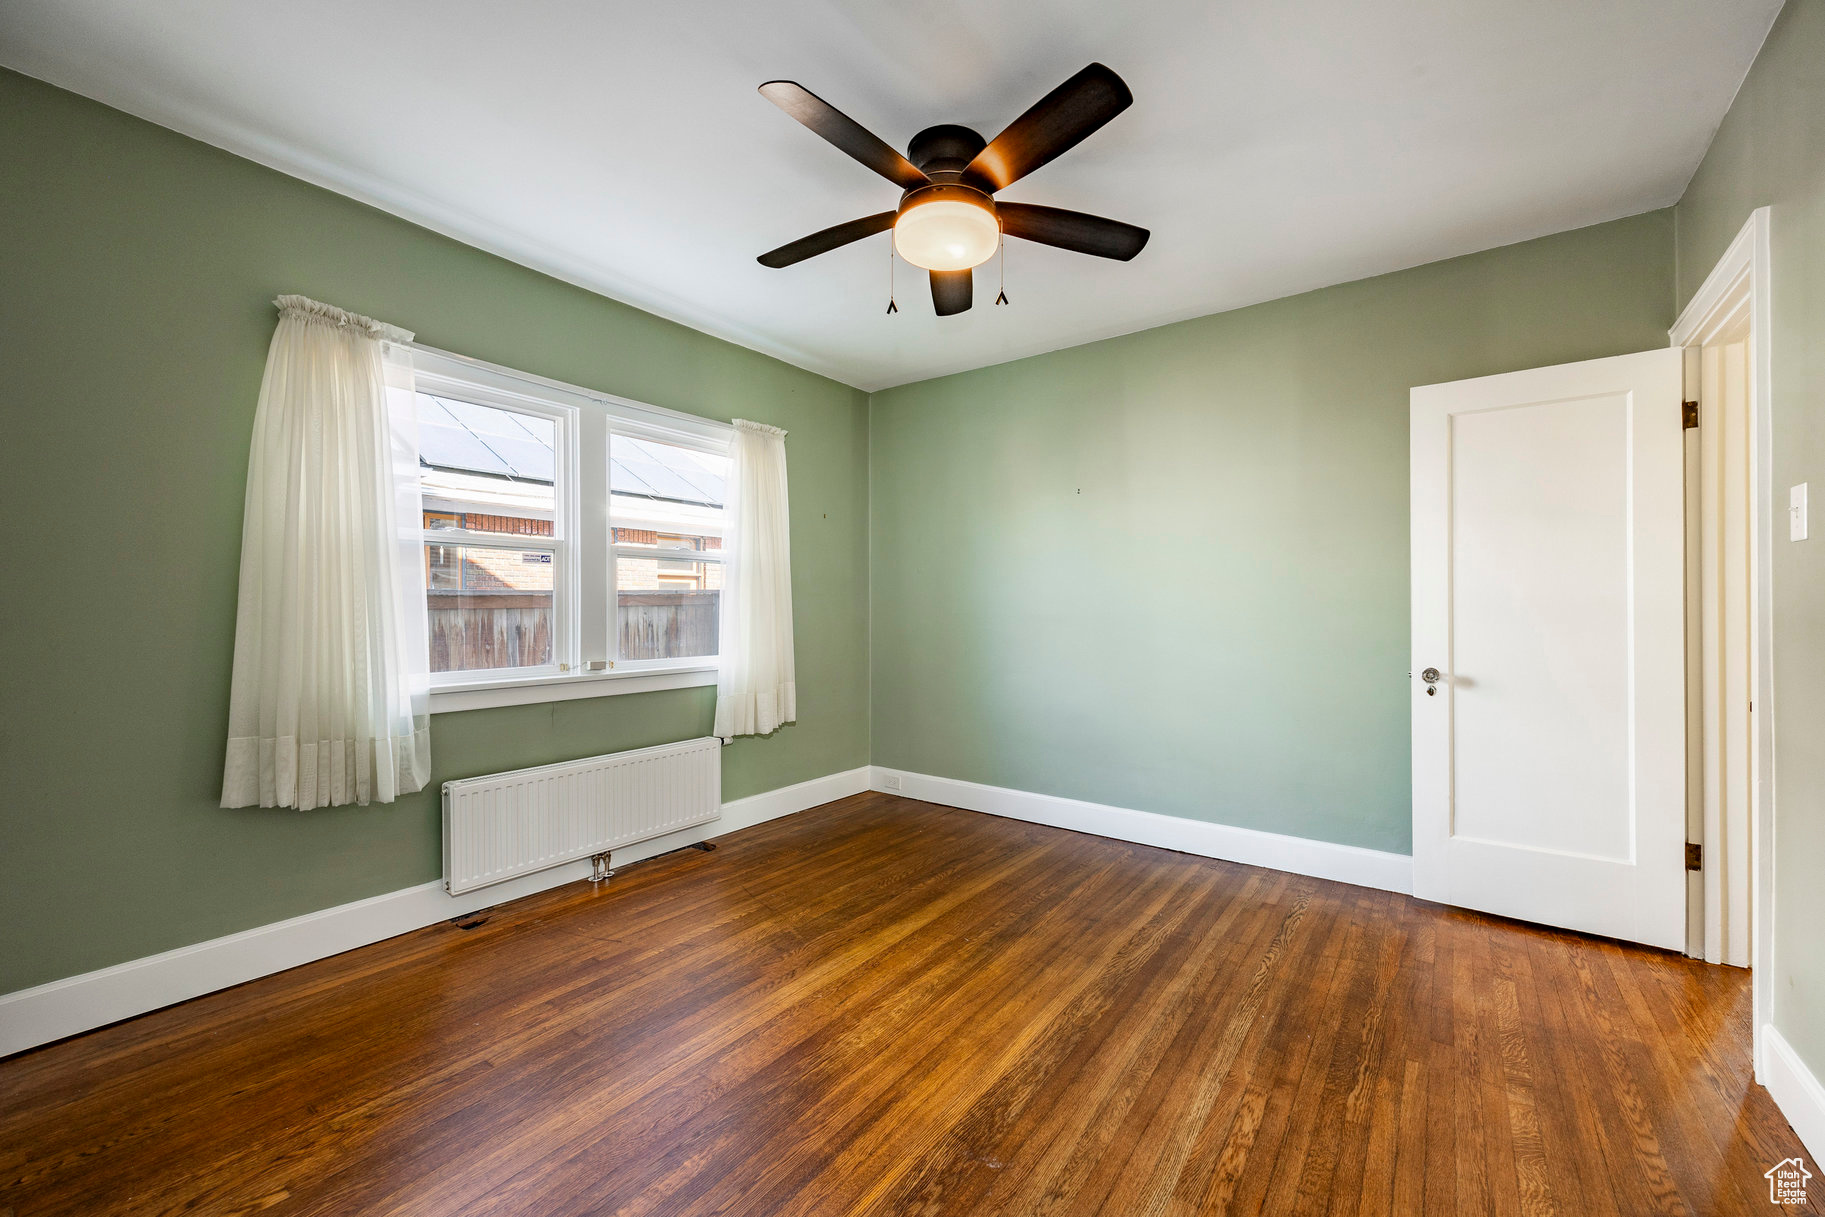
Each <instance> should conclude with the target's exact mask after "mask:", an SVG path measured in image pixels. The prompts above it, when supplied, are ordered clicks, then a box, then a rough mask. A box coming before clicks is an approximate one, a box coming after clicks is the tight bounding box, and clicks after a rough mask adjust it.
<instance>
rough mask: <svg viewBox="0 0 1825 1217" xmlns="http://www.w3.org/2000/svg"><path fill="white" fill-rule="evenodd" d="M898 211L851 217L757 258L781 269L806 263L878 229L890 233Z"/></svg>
mask: <svg viewBox="0 0 1825 1217" xmlns="http://www.w3.org/2000/svg"><path fill="white" fill-rule="evenodd" d="M895 214H896V213H894V212H891V211H883V212H881V213H880V214H879V215H872V216H863V217H862V218H861V219H859V220H851V221H849V222H848V223H847V224H832V225H831V226H830V227H829V228H826V229H823V230H822V231H820V232H814V233H812V234H811V235H810V236H808V237H800V238H799V239H798V240H796V241H788V242H787V243H786V244H784V245H782V246H780V247H779V248H778V249H774V250H769V251H768V252H766V253H764V254H762V255H761V256H760V257H758V258H756V259H755V261H757V262H759V263H760V264H761V265H762V266H771V267H772V268H773V269H774V270H778V269H780V268H781V267H782V266H791V265H792V264H793V263H794V262H803V261H804V260H805V259H806V258H815V257H817V256H818V255H819V254H827V253H829V252H830V251H831V250H833V249H836V248H837V247H839V246H842V245H847V244H849V243H850V242H851V241H860V240H861V239H862V238H863V237H872V236H874V234H875V233H877V232H886V231H887V230H888V229H890V228H892V227H893V221H894V215H895Z"/></svg>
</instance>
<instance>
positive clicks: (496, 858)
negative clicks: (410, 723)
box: [444, 736, 722, 896]
mask: <svg viewBox="0 0 1825 1217" xmlns="http://www.w3.org/2000/svg"><path fill="white" fill-rule="evenodd" d="M721 747H722V745H721V741H719V740H717V739H716V738H715V737H714V736H706V737H704V738H703V739H693V740H685V741H684V742H683V743H678V744H661V745H660V746H659V747H657V748H641V749H638V750H637V751H634V752H617V753H614V754H613V755H611V756H592V757H590V758H588V759H587V760H581V761H565V762H563V763H562V764H558V765H541V766H539V767H538V768H536V769H516V770H514V771H513V772H512V773H496V774H491V775H489V776H488V777H480V778H465V779H463V780H462V781H460V782H445V783H444V887H445V889H447V890H448V891H449V893H450V894H451V895H452V896H454V895H457V894H459V893H461V892H467V891H473V890H474V889H475V888H478V887H487V886H488V885H489V884H490V883H499V882H501V881H502V880H503V879H511V878H513V877H514V876H515V875H524V874H527V873H528V872H531V871H538V870H544V869H546V868H547V867H551V866H558V865H561V864H563V863H565V862H569V861H571V860H573V859H575V858H588V857H591V856H592V855H595V854H600V853H605V852H607V851H608V850H611V849H618V848H620V847H621V846H624V845H632V844H633V843H634V842H636V841H644V840H646V839H647V838H649V837H657V836H662V835H664V834H665V833H668V832H677V831H678V830H679V829H681V828H689V827H691V826H692V825H694V824H706V823H708V822H709V821H711V820H714V819H716V818H718V817H719V816H721V815H722V758H721V755H720V753H721Z"/></svg>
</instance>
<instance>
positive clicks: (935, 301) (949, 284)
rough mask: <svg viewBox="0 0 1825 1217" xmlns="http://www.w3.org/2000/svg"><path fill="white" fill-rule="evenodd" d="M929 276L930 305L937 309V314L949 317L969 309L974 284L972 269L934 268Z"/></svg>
mask: <svg viewBox="0 0 1825 1217" xmlns="http://www.w3.org/2000/svg"><path fill="white" fill-rule="evenodd" d="M931 277H932V307H933V308H935V309H937V310H938V316H940V317H949V316H950V315H951V314H953V313H962V312H967V311H968V310H969V306H970V295H971V293H972V291H973V290H974V288H975V285H976V280H975V272H974V271H967V270H935V271H932V272H931Z"/></svg>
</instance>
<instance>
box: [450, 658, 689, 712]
mask: <svg viewBox="0 0 1825 1217" xmlns="http://www.w3.org/2000/svg"><path fill="white" fill-rule="evenodd" d="M715 683H716V667H715V665H714V664H710V665H703V664H691V665H687V666H682V667H676V668H636V669H632V670H629V671H623V672H578V673H574V674H571V675H566V676H538V677H521V678H518V679H514V680H502V681H492V682H477V683H475V684H469V685H462V686H460V687H454V688H450V687H446V688H441V689H432V690H431V713H433V714H446V713H451V712H454V711H458V710H486V709H489V708H491V707H493V706H529V705H534V704H536V703H538V702H547V701H576V700H578V699H579V698H584V697H613V696H615V695H617V694H621V693H651V692H653V691H655V690H658V689H694V688H700V687H702V686H704V685H713V684H715Z"/></svg>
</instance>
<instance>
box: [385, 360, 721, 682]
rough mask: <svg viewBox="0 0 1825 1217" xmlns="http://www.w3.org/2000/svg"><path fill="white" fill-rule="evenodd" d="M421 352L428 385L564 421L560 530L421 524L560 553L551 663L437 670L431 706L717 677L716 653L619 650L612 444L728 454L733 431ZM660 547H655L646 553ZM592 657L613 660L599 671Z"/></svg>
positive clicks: (446, 534) (433, 536)
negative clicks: (617, 440) (620, 440)
mask: <svg viewBox="0 0 1825 1217" xmlns="http://www.w3.org/2000/svg"><path fill="white" fill-rule="evenodd" d="M412 352H413V364H414V373H415V376H416V379H417V388H418V391H419V392H421V393H431V394H435V395H443V396H449V397H453V398H456V399H458V400H462V401H472V402H475V403H476V404H478V405H484V406H496V407H499V408H502V409H509V410H515V411H518V412H520V413H525V414H532V415H535V416H538V417H543V418H550V419H552V420H554V421H555V422H556V423H557V428H558V429H557V434H558V441H557V460H558V464H557V474H558V476H557V479H556V480H557V487H556V490H557V501H556V504H555V506H556V512H555V517H556V518H555V519H554V523H553V528H552V533H553V535H552V536H551V537H522V536H502V535H501V534H497V533H476V532H471V531H469V530H466V529H422V528H421V531H422V533H423V536H424V539H425V541H426V542H427V543H429V544H433V545H437V544H459V545H473V546H478V547H483V548H491V549H515V550H550V551H551V552H552V555H553V557H552V561H553V563H554V565H555V567H556V569H555V570H554V571H553V578H552V590H553V593H554V594H553V597H552V602H553V609H552V618H553V620H552V663H551V665H549V666H548V667H542V668H512V669H492V670H489V671H486V672H480V671H471V672H436V673H433V674H432V676H431V712H432V713H433V714H439V713H446V712H452V711H459V710H479V709H485V708H487V707H490V706H518V705H529V704H533V703H537V702H549V701H570V700H573V699H576V698H584V697H606V696H612V695H615V694H620V693H644V692H649V691H651V690H655V689H681V688H690V687H694V686H702V685H713V684H715V683H716V674H717V662H718V661H717V657H716V656H713V655H708V656H699V657H694V658H690V659H650V660H634V661H623V660H620V659H619V658H618V657H617V656H616V654H615V650H616V647H617V645H618V643H617V637H616V635H617V630H616V627H615V622H616V619H617V618H616V598H615V551H616V549H617V548H618V547H617V546H615V545H614V544H613V537H614V534H613V532H612V529H613V522H612V521H611V519H610V502H609V461H608V457H609V443H610V441H611V437H612V436H613V435H617V434H619V435H625V436H628V437H630V438H635V439H647V440H652V441H654V442H657V443H664V444H672V445H676V446H678V447H682V448H691V449H694V450H696V451H699V452H709V453H715V454H719V455H727V454H728V453H729V451H730V449H731V447H732V444H733V439H734V434H735V430H734V428H733V427H731V426H729V425H728V424H727V423H719V422H716V421H714V420H712V419H707V418H699V417H697V416H696V415H693V414H684V413H681V412H679V411H676V410H667V409H665V408H664V407H661V406H652V405H647V404H646V403H644V402H637V401H630V400H629V399H627V398H624V397H616V396H613V395H612V394H607V393H598V392H595V391H593V390H590V389H583V388H579V387H578V386H576V385H570V384H565V383H563V382H562V381H557V380H549V379H547V378H545V377H542V376H535V375H533V374H531V373H529V372H516V371H514V370H513V369H511V368H504V367H501V366H499V365H498V364H491V363H486V362H483V361H482V360H479V359H470V358H467V357H465V356H462V355H455V354H452V353H450V352H449V351H440V350H438V349H436V348H435V347H427V346H421V345H418V344H413V347H412ZM421 523H422V518H421ZM622 548H633V549H638V547H622ZM650 552H651V551H646V553H647V555H648V556H650ZM722 556H723V555H722V554H720V553H719V554H718V555H717V556H716V558H715V559H713V560H715V561H721V560H722ZM421 560H422V559H421ZM693 560H696V559H695V558H693ZM591 661H599V662H602V663H605V664H607V667H606V669H605V670H602V671H590V670H589V664H590V662H591Z"/></svg>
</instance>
